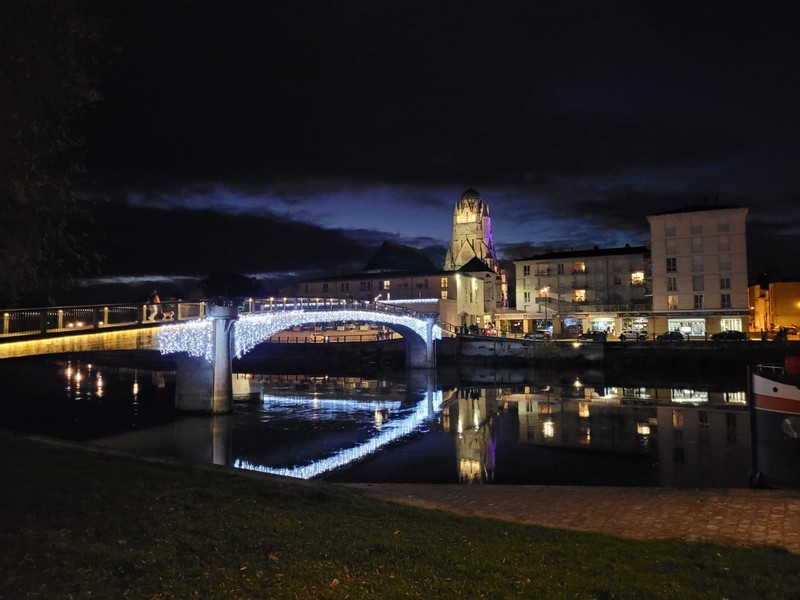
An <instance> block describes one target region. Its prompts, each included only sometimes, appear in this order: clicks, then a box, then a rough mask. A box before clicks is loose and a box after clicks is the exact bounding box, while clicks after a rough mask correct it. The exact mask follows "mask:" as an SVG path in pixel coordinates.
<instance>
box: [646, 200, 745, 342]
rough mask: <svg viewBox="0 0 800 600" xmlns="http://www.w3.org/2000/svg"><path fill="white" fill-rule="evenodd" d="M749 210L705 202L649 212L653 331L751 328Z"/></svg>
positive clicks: (699, 332)
mask: <svg viewBox="0 0 800 600" xmlns="http://www.w3.org/2000/svg"><path fill="white" fill-rule="evenodd" d="M746 217H747V209H746V208H739V207H734V206H699V207H690V208H686V209H683V210H679V211H672V212H666V213H661V214H657V215H651V216H648V217H647V220H648V222H649V223H650V244H651V260H652V294H653V296H652V298H653V303H652V305H653V313H652V332H655V333H662V332H664V331H674V330H679V331H682V332H683V333H684V334H688V335H691V336H706V335H707V334H711V333H716V332H719V331H724V330H729V329H732V330H737V331H747V329H748V320H749V319H748V315H749V304H748V288H747V236H746V230H745V219H746Z"/></svg>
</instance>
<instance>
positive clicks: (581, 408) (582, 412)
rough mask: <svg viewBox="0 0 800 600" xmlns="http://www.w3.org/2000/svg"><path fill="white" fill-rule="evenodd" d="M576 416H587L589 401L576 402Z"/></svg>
mask: <svg viewBox="0 0 800 600" xmlns="http://www.w3.org/2000/svg"><path fill="white" fill-rule="evenodd" d="M578 416H579V417H582V418H584V419H586V418H588V417H589V403H588V402H578Z"/></svg>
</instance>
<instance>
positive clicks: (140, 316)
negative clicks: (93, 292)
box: [0, 302, 206, 338]
mask: <svg viewBox="0 0 800 600" xmlns="http://www.w3.org/2000/svg"><path fill="white" fill-rule="evenodd" d="M153 306H156V307H158V309H159V310H158V311H157V312H156V314H155V315H153V314H152V313H153V311H152V307H153ZM205 307H206V303H205V302H163V303H160V304H158V305H148V304H140V303H135V304H98V305H87V306H55V307H44V308H19V309H7V310H4V311H3V312H2V324H0V338H2V337H6V338H8V337H20V336H29V335H43V334H58V333H70V332H77V331H90V330H97V329H115V328H121V327H130V326H133V325H139V324H142V323H147V322H153V323H159V322H167V323H168V322H171V321H178V320H187V319H196V318H198V317H201V316H204V315H205ZM153 316H155V319H153V318H152V317H153Z"/></svg>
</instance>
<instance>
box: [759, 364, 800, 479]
mask: <svg viewBox="0 0 800 600" xmlns="http://www.w3.org/2000/svg"><path fill="white" fill-rule="evenodd" d="M797 381H798V382H800V379H798V380H797ZM751 391H752V395H751V401H752V406H753V409H754V411H753V415H752V416H753V420H754V430H753V433H754V440H753V442H754V444H755V460H756V462H757V465H756V466H755V467H756V470H757V472H758V474H759V477H761V478H762V479H763V482H764V483H766V485H768V486H771V487H791V488H798V487H800V387H798V385H797V384H795V383H794V381H793V380H792V379H790V378H787V377H785V376H770V375H765V374H759V373H754V374H753V377H752V388H751Z"/></svg>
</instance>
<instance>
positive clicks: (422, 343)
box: [0, 298, 442, 413]
mask: <svg viewBox="0 0 800 600" xmlns="http://www.w3.org/2000/svg"><path fill="white" fill-rule="evenodd" d="M158 308H159V315H160V316H161V319H160V320H157V321H152V320H148V316H149V315H150V314H151V312H152V311H151V306H149V305H141V304H135V305H131V304H118V305H108V306H103V305H97V306H79V307H55V308H39V309H15V310H9V311H5V312H4V313H3V327H2V331H1V332H0V358H11V357H20V356H35V355H42V354H63V353H74V352H89V351H109V350H158V351H160V352H161V353H162V354H168V355H174V357H175V360H176V362H177V366H178V368H177V377H176V398H175V405H176V407H177V408H178V409H179V410H186V411H198V412H212V413H224V412H230V410H231V409H232V406H233V399H232V396H233V392H232V382H231V373H232V371H231V359H232V358H233V357H240V356H243V355H244V354H246V353H247V352H249V351H250V350H252V349H253V348H254V347H255V346H257V345H258V344H260V343H262V342H264V341H266V340H267V339H269V337H270V336H272V335H274V334H275V333H278V332H280V331H284V330H286V329H288V328H291V327H294V326H298V325H307V324H315V323H326V322H332V321H346V322H366V323H376V324H380V325H383V326H385V327H388V328H390V329H392V330H394V331H396V332H397V333H399V334H400V335H401V336H402V337H403V339H404V340H405V344H406V365H407V366H408V367H410V368H423V369H429V368H433V367H435V366H436V352H435V346H434V344H435V341H436V340H438V339H441V337H442V329H441V326H440V325H439V324H437V323H436V317H435V315H431V314H421V313H417V312H415V311H412V310H409V309H404V308H398V307H394V306H391V305H387V304H381V303H370V302H368V303H365V302H353V301H345V300H330V299H325V300H323V299H310V298H293V299H288V298H284V299H275V298H269V299H264V300H255V299H248V300H247V301H246V302H245V303H244V304H242V305H234V304H231V303H230V302H220V303H218V304H212V303H208V302H174V303H169V302H167V303H162V304H160V305H158ZM156 318H158V316H157V317H156Z"/></svg>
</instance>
